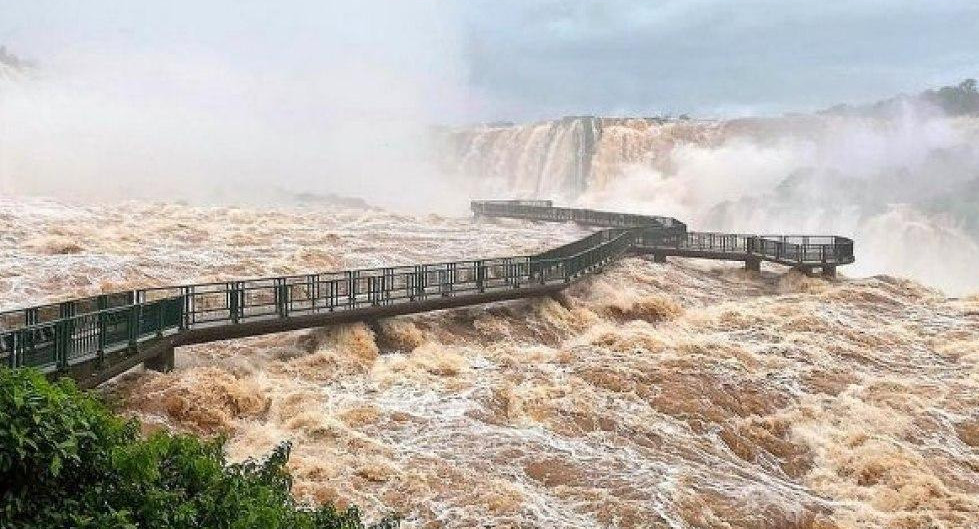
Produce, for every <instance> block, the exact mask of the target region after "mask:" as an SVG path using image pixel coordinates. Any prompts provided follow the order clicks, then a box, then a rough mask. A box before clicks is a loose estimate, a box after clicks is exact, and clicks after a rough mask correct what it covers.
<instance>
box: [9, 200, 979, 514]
mask: <svg viewBox="0 0 979 529" xmlns="http://www.w3.org/2000/svg"><path fill="white" fill-rule="evenodd" d="M585 233H587V231H586V230H583V229H581V228H578V227H575V226H572V225H558V224H533V223H527V222H521V221H512V220H497V221H492V222H480V223H475V222H474V221H473V220H472V219H470V218H466V217H441V216H435V215H429V216H425V215H418V216H409V215H399V214H394V213H389V212H385V211H381V210H358V209H339V210H337V209H329V208H306V209H301V208H296V209H289V208H281V209H277V210H262V209H240V208H228V207H194V206H187V205H177V204H162V203H161V204H136V203H120V204H111V205H102V206H77V205H70V204H66V203H62V202H56V201H51V200H44V199H17V200H13V199H0V295H2V300H3V308H5V309H6V308H14V307H17V306H22V305H25V304H37V303H42V302H48V301H57V300H59V299H63V298H64V297H67V296H72V295H84V294H92V293H96V292H99V291H104V290H109V291H111V290H120V289H127V288H134V287H146V286H157V285H166V284H174V283H181V282H192V281H206V280H224V279H230V278H242V277H254V276H263V275H278V274H286V273H305V272H317V271H328V270H341V269H349V268H359V267H373V266H379V265H397V264H409V263H417V262H425V261H429V262H431V261H440V260H449V259H462V258H473V257H496V256H505V255H517V254H523V253H530V252H536V251H540V250H541V249H544V248H547V247H550V246H553V245H557V244H560V243H564V242H568V241H571V240H574V239H575V238H577V237H580V236H582V235H583V234H585ZM846 273H847V271H846V268H842V269H841V277H840V278H838V279H836V280H824V279H818V278H807V277H804V276H801V275H799V274H797V273H794V272H789V271H787V269H784V268H781V267H775V266H772V267H767V266H766V267H764V268H763V272H762V273H761V275H754V274H748V273H746V272H744V271H743V270H741V269H740V267H739V266H738V265H736V264H723V263H716V262H705V261H696V260H680V259H674V260H671V261H670V262H669V263H667V264H657V263H653V262H652V261H651V260H647V259H643V258H629V259H624V260H622V261H620V262H619V263H617V264H615V265H614V266H612V267H611V268H610V269H609V270H607V271H606V272H604V273H602V274H598V275H596V276H595V277H592V278H589V279H586V280H584V281H582V282H580V283H578V284H575V285H573V286H572V287H570V288H569V289H568V290H567V291H565V292H564V293H563V294H562V295H560V296H556V297H554V298H543V299H535V300H525V301H514V302H506V303H498V304H493V305H488V306H482V307H471V308H464V309H458V310H450V311H443V312H438V313H430V314H423V315H415V316H407V317H399V318H394V319H389V320H382V321H378V322H374V323H372V324H369V325H368V324H351V325H344V326H337V327H332V328H327V329H317V330H312V331H297V332H292V333H283V334H277V335H269V336H263V337H258V338H252V339H245V340H237V341H231V342H224V343H214V344H207V345H201V346H194V347H188V348H183V349H179V350H178V351H177V368H176V370H175V371H173V372H172V373H169V374H160V373H155V372H146V371H142V370H136V371H133V372H131V373H128V374H126V375H124V376H123V377H120V378H119V379H117V380H115V381H113V382H111V383H109V384H106V385H104V386H103V387H102V388H101V389H100V391H101V392H103V393H104V394H105V395H106V397H107V398H108V399H110V401H111V402H112V403H113V405H114V406H116V407H117V408H118V409H119V410H120V411H121V412H123V413H125V414H128V415H133V416H136V417H139V418H140V419H141V420H142V421H143V422H144V424H145V425H146V428H147V429H152V428H170V429H174V430H179V431H192V432H198V433H202V434H207V435H217V434H223V435H225V436H227V437H228V439H229V442H228V450H229V452H230V455H231V457H232V458H233V459H236V460H238V459H243V458H247V457H250V456H261V455H262V454H264V453H266V452H268V451H269V450H270V449H271V448H272V447H273V446H274V445H275V444H276V443H279V442H281V441H284V440H289V441H291V442H292V443H293V455H292V460H291V463H290V465H291V467H292V470H293V473H294V476H295V485H294V492H295V494H296V495H297V496H298V497H300V498H302V499H305V500H308V501H311V502H338V503H340V504H342V505H346V504H350V503H352V504H356V505H358V506H360V507H362V508H363V509H364V510H365V511H366V512H367V513H368V515H369V517H376V516H378V515H380V514H383V513H387V512H398V513H401V514H402V515H403V516H404V517H405V524H404V525H405V527H442V526H446V527H459V528H462V527H484V526H488V527H567V528H583V527H584V528H587V527H596V528H598V527H698V528H699V527H711V528H715V527H716V528H729V527H731V528H789V527H791V528H835V527H839V528H867V529H870V528H879V527H886V528H917V527H941V528H946V527H947V528H953V527H979V297H977V296H971V297H962V298H957V299H950V298H947V297H945V296H944V295H943V294H942V293H941V292H939V291H937V290H933V289H930V288H927V287H925V286H922V285H920V284H917V283H915V282H912V281H909V280H904V279H899V278H894V277H887V276H875V277H867V278H858V279H854V278H847V277H846Z"/></svg>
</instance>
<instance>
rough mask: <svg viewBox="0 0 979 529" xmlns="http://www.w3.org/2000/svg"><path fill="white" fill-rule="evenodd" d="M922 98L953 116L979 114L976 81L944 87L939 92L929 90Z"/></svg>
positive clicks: (978, 92)
mask: <svg viewBox="0 0 979 529" xmlns="http://www.w3.org/2000/svg"><path fill="white" fill-rule="evenodd" d="M922 97H923V98H924V99H925V100H926V101H930V102H932V103H934V104H936V105H938V106H939V107H941V108H942V110H944V111H945V112H946V113H948V114H949V115H951V116H958V115H962V114H979V91H977V90H976V80H975V79H966V80H965V81H962V82H961V83H959V84H958V86H943V87H941V88H939V89H938V90H928V91H927V92H925V93H924V94H922Z"/></svg>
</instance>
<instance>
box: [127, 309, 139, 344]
mask: <svg viewBox="0 0 979 529" xmlns="http://www.w3.org/2000/svg"><path fill="white" fill-rule="evenodd" d="M141 307H142V306H141V305H130V306H129V313H128V315H127V318H126V327H127V329H126V330H127V331H129V334H128V338H129V344H128V345H129V353H130V354H133V353H135V352H136V345H137V343H138V342H139V313H140V308H141Z"/></svg>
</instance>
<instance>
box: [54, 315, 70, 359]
mask: <svg viewBox="0 0 979 529" xmlns="http://www.w3.org/2000/svg"><path fill="white" fill-rule="evenodd" d="M68 321H69V320H58V321H57V322H55V324H54V357H55V364H56V365H57V366H58V368H57V369H58V371H65V370H67V369H68Z"/></svg>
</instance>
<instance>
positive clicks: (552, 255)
mask: <svg viewBox="0 0 979 529" xmlns="http://www.w3.org/2000/svg"><path fill="white" fill-rule="evenodd" d="M472 210H473V212H474V213H475V214H477V215H483V216H497V217H514V218H520V219H528V220H537V221H555V222H576V223H580V224H585V225H597V226H602V227H604V229H602V230H599V231H597V232H595V233H592V234H590V235H588V236H585V237H583V238H581V239H579V240H577V241H573V242H571V243H568V244H565V245H562V246H558V247H555V248H552V249H549V250H546V251H544V252H541V253H538V254H535V255H521V256H512V257H500V258H492V259H471V260H461V261H449V262H439V263H427V264H418V265H405V266H392V267H382V268H369V269H359V270H347V271H338V272H323V273H312V274H302V275H288V276H279V277H266V278H255V279H242V280H233V281H217V282H202V283H193V284H186V285H179V286H173V287H154V288H144V289H137V290H132V291H125V292H115V293H108V294H102V295H98V296H91V297H86V298H80V299H74V300H67V301H63V302H60V303H52V304H47V305H41V306H37V307H29V308H24V309H17V310H10V311H5V312H0V362H3V363H5V364H7V365H9V366H11V367H20V366H33V367H38V368H41V369H44V370H46V371H48V372H53V373H58V372H66V371H68V370H69V367H70V366H72V365H74V364H76V363H80V362H95V363H96V364H97V365H98V366H104V367H110V366H112V365H113V364H114V363H117V362H118V363H121V362H123V361H124V360H125V359H126V358H128V357H130V356H132V355H133V354H135V353H136V352H137V351H138V350H139V348H140V345H141V344H142V343H144V342H146V341H147V340H156V339H160V338H163V337H166V336H172V335H174V334H177V333H181V332H185V331H193V330H197V329H210V328H222V327H224V326H235V325H241V324H246V323H250V322H263V321H275V320H284V319H288V318H291V317H299V316H308V315H318V314H330V313H343V312H345V311H365V310H366V312H363V313H364V314H369V313H370V311H371V310H373V309H374V308H380V307H387V306H391V305H406V306H408V305H410V304H412V303H414V304H418V305H419V306H421V303H423V302H426V301H429V300H433V299H435V300H444V299H446V298H461V297H465V298H466V299H465V300H462V301H461V302H462V303H464V304H469V303H480V302H485V300H487V299H499V298H498V296H497V297H493V295H494V294H496V293H500V292H504V291H512V290H517V289H521V288H525V287H529V286H540V285H557V287H556V288H563V285H566V284H569V283H571V282H573V281H575V280H577V279H580V278H582V277H584V276H586V275H588V274H589V273H591V272H593V271H596V270H599V269H601V268H603V267H605V266H607V265H608V264H610V263H612V262H614V261H615V260H616V259H617V258H619V257H620V256H621V255H623V254H624V253H626V252H629V251H630V250H632V249H636V248H639V249H647V250H648V249H650V248H653V249H660V250H664V249H674V250H678V251H680V250H682V251H687V252H692V253H691V254H690V255H700V253H697V252H703V253H709V254H712V255H713V254H722V255H732V256H733V255H751V256H756V257H758V258H760V259H767V260H771V261H775V262H780V263H787V264H798V265H820V264H822V265H824V266H825V265H828V264H832V265H835V264H846V263H849V262H853V241H852V240H850V239H846V238H844V237H837V236H806V235H800V236H794V235H793V236H780V235H779V236H771V235H764V236H757V235H746V234H729V233H710V232H688V231H687V228H686V225H685V224H683V223H682V222H680V221H678V220H676V219H673V218H671V217H659V216H645V215H632V214H627V213H615V212H604V211H595V210H589V209H574V208H557V207H553V205H552V203H551V202H550V201H536V200H515V201H476V202H473V203H472ZM528 290H529V291H531V292H532V291H533V289H528ZM507 296H508V297H513V296H512V295H510V294H507ZM426 306H433V305H431V304H429V305H426ZM439 306H444V304H442V305H439ZM410 311H411V310H406V311H402V312H401V313H403V312H410ZM263 325H264V324H263ZM265 332H268V331H265ZM218 335H220V333H218Z"/></svg>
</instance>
